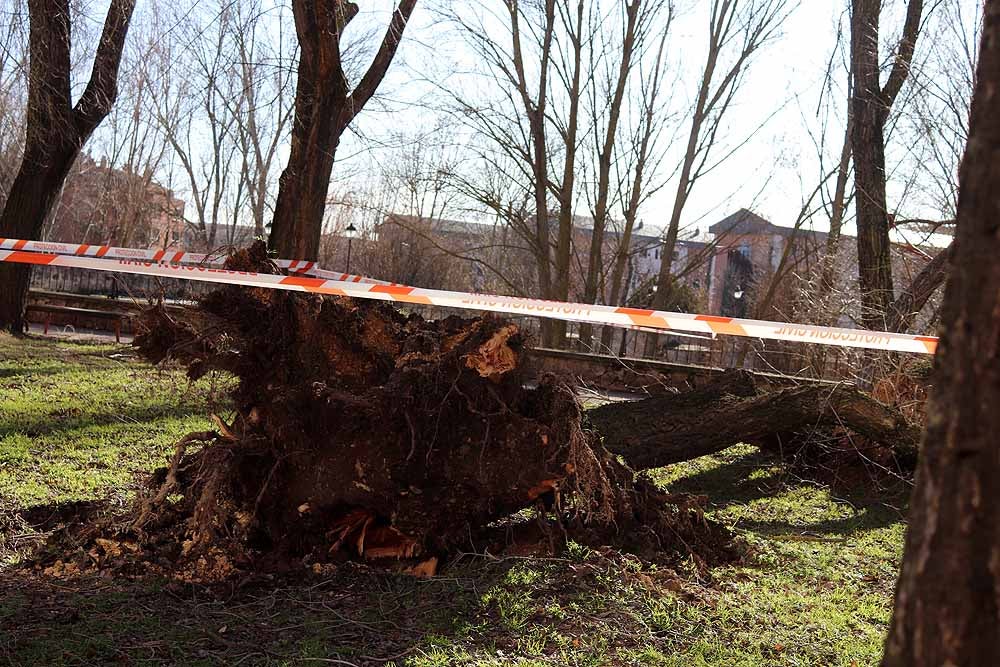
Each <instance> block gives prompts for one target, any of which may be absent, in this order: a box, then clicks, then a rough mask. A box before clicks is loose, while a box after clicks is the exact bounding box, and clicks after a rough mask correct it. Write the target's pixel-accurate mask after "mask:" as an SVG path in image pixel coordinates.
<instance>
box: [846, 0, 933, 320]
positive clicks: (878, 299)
mask: <svg viewBox="0 0 1000 667" xmlns="http://www.w3.org/2000/svg"><path fill="white" fill-rule="evenodd" d="M881 13H882V2H881V1H880V0H853V1H852V3H851V80H852V83H853V88H852V90H853V96H852V98H851V121H852V125H851V149H852V152H853V153H854V184H855V191H856V193H857V200H856V206H857V216H858V280H859V285H860V289H861V305H862V321H863V322H864V323H865V326H866V327H868V328H869V329H877V330H882V329H884V328H885V326H886V318H887V317H888V315H889V312H890V308H891V306H892V302H893V299H894V296H893V285H892V264H891V257H890V253H889V250H890V246H891V244H890V241H889V210H888V205H887V203H886V193H885V187H886V173H885V124H886V121H887V120H888V118H889V111H890V109H892V105H893V102H895V99H896V96H897V95H898V94H899V91H900V90H901V89H902V87H903V84H904V83H905V82H906V79H907V78H908V76H909V71H910V63H911V62H912V60H913V51H914V48H915V46H916V42H917V36H918V35H919V34H920V19H921V16H922V14H923V2H922V0H909V2H908V4H907V10H906V22H905V25H904V26H903V35H902V38H901V39H900V42H899V45H898V47H897V49H896V58H895V61H894V63H893V67H892V71H891V72H890V74H889V77H888V79H887V80H886V83H885V85H884V86H883V85H882V83H881V78H880V64H881V60H880V58H879V18H880V16H881Z"/></svg>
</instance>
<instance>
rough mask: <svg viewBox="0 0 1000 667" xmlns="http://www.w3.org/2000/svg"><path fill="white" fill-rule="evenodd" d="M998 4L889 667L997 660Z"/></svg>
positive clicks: (988, 33)
mask: <svg viewBox="0 0 1000 667" xmlns="http://www.w3.org/2000/svg"><path fill="white" fill-rule="evenodd" d="M998 106H1000V0H987V2H986V4H985V19H984V24H983V37H982V42H981V47H980V59H979V67H978V71H977V80H976V89H975V95H974V98H973V102H972V113H971V122H970V132H969V143H968V146H967V148H966V152H965V157H964V159H963V162H962V166H961V169H960V172H959V198H958V223H957V227H956V238H955V242H954V261H953V263H952V269H951V272H950V276H949V278H948V282H947V287H946V288H945V297H944V306H943V315H942V338H941V345H940V347H939V350H938V353H937V357H936V359H935V369H934V373H935V382H934V390H933V391H932V394H931V397H930V400H929V402H928V406H927V430H926V433H925V434H924V440H923V447H922V449H921V453H920V463H919V466H918V472H917V483H916V488H915V489H914V492H913V499H912V502H911V509H910V517H909V530H908V533H907V538H906V549H905V552H904V555H903V566H902V572H901V574H900V577H899V582H898V584H897V587H896V602H895V611H894V614H893V620H892V625H891V628H890V632H889V638H888V641H887V643H886V651H885V657H884V659H883V661H882V664H883V665H884V666H885V667H896V666H899V667H902V666H904V665H905V666H906V667H924V666H927V667H930V666H931V665H934V666H935V667H936V666H937V665H969V666H972V665H996V664H1000V635H998V634H997V631H996V630H997V626H998V624H1000V569H998V568H1000V506H998V505H997V503H996V502H995V500H996V497H997V496H998V494H1000V447H998V446H997V433H998V431H1000V413H998V411H997V409H996V406H997V405H998V404H1000V262H997V261H996V257H997V254H998V253H1000V233H998V231H997V220H1000V197H998V195H997V193H998V192H1000V114H997V112H996V110H997V107H998Z"/></svg>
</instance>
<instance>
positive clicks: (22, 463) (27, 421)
mask: <svg viewBox="0 0 1000 667" xmlns="http://www.w3.org/2000/svg"><path fill="white" fill-rule="evenodd" d="M212 393H213V392H212V391H211V385H210V381H202V382H199V383H197V384H194V385H192V384H190V383H188V381H187V379H186V378H185V377H184V376H183V374H182V373H181V372H179V371H176V370H174V371H162V372H160V371H155V370H152V369H150V367H149V366H147V365H145V364H142V363H139V362H138V360H137V359H136V357H135V355H134V353H133V352H132V351H131V350H130V349H129V348H127V347H122V346H116V345H101V344H95V343H89V344H88V343H75V342H74V343H70V342H57V341H54V340H53V339H48V340H45V339H38V338H27V339H19V340H15V339H13V338H11V337H10V336H7V335H0V509H5V510H7V511H10V510H11V509H13V510H17V509H22V508H25V507H29V506H32V505H39V504H52V503H62V502H68V501H74V500H89V499H95V498H108V497H112V498H115V499H117V500H123V499H124V496H126V495H127V494H128V493H129V491H130V490H131V489H132V488H133V487H134V484H135V481H136V480H135V477H136V475H137V474H138V473H144V472H148V471H149V470H150V469H152V468H154V467H156V466H158V465H162V464H163V462H164V456H165V454H166V453H167V452H169V451H170V448H171V445H172V443H174V442H176V441H177V440H178V439H179V438H180V437H181V436H182V435H184V434H185V433H188V432H190V431H192V430H196V429H199V428H201V429H204V428H206V427H207V426H208V425H209V422H208V420H207V416H208V414H209V412H210V410H211V409H212V406H214V409H215V410H220V409H221V408H220V407H219V405H217V401H213V400H212V398H211V397H212Z"/></svg>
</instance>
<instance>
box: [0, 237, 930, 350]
mask: <svg viewBox="0 0 1000 667" xmlns="http://www.w3.org/2000/svg"><path fill="white" fill-rule="evenodd" d="M6 241H9V239H7V240H5V242H6ZM14 243H15V244H17V243H20V242H18V241H15V242H14ZM28 244H32V247H39V244H38V242H33V241H26V242H24V243H23V244H22V245H21V246H20V248H21V249H18V250H0V261H2V262H13V263H17V264H38V265H48V266H65V267H73V268H80V269H91V270H95V271H110V272H114V273H132V274H139V275H148V276H160V277H165V278H180V279H182V280H198V281H203V282H211V283H223V284H228V285H246V286H249V287H264V288H270V289H283V290H290V291H295V292H312V293H315V294H331V295H336V296H349V297H355V298H362V299H378V300H381V301H397V302H401V303H412V304H420V305H432V306H441V307H448V308H461V309H465V310H479V311H489V312H496V313H509V314H515V315H532V316H536V317H545V318H549V319H557V320H566V321H572V322H590V323H594V324H609V325H613V326H619V327H627V328H636V327H641V328H642V329H645V330H655V331H669V330H679V331H687V332H692V333H703V334H712V335H715V334H722V335H729V336H743V337H748V338H763V339H767V340H786V341H794V342H809V343H818V344H821V345H834V346H838V347H855V348H866V349H872V350H888V351H894V352H914V353H918V354H934V352H935V351H936V350H937V344H938V339H937V338H934V337H931V336H914V335H910V334H899V333H892V332H888V331H868V330H862V329H843V328H839V327H822V326H814V325H808V324H788V323H784V322H766V321H762V320H748V319H739V318H732V317H717V316H714V315H693V314H688V313H673V312H667V311H660V310H646V309H642V308H626V307H616V306H601V305H588V304H583V303H568V302H560V301H544V300H541V299H526V298H521V297H509V296H494V295H488V294H470V293H467V292H449V291H444V290H433V289H422V288H416V287H407V286H405V285H395V284H388V283H381V282H360V281H357V282H354V281H351V280H335V279H326V278H322V277H319V278H316V277H307V276H302V275H291V276H280V275H272V274H264V273H253V272H247V271H230V270H227V269H219V268H213V267H207V266H185V265H180V264H162V263H157V260H153V259H147V258H145V257H144V258H141V259H106V258H104V257H96V256H89V255H87V254H86V252H84V253H74V254H72V255H57V254H51V253H48V252H39V251H34V250H32V251H29V250H26V248H28ZM43 245H51V244H43ZM157 252H159V251H157ZM154 254H155V253H154ZM106 255H107V253H105V257H106ZM325 273H329V272H325ZM342 275H343V274H342Z"/></svg>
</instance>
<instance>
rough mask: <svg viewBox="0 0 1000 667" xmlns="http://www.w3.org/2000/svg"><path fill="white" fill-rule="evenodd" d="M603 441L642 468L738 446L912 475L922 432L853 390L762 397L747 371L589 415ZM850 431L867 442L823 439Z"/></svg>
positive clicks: (822, 388) (819, 387)
mask: <svg viewBox="0 0 1000 667" xmlns="http://www.w3.org/2000/svg"><path fill="white" fill-rule="evenodd" d="M587 417H588V419H589V421H590V423H591V424H592V425H593V426H594V427H595V428H596V429H597V431H598V432H599V433H600V434H601V436H602V437H603V438H604V446H605V447H607V448H608V449H609V450H611V451H612V452H614V453H615V454H620V455H621V456H622V458H624V459H625V460H626V461H628V463H629V465H630V466H632V467H633V468H635V469H636V470H643V469H646V468H658V467H661V466H665V465H670V464H672V463H678V462H680V461H687V460H689V459H693V458H696V457H698V456H705V455H706V454H712V453H715V452H718V451H721V450H723V449H726V448H727V447H731V446H733V445H735V444H737V443H746V444H752V445H757V446H758V447H762V448H764V449H768V450H771V451H774V452H776V453H779V454H782V455H784V456H787V457H789V458H791V457H793V456H795V455H798V456H806V457H807V458H809V459H813V460H815V459H817V458H824V459H830V458H838V459H841V460H844V459H846V461H847V462H848V463H857V462H858V460H859V459H860V460H861V461H866V460H868V461H871V462H874V463H877V464H879V465H886V464H888V463H894V464H895V465H894V467H896V466H898V467H900V468H903V469H906V468H910V469H912V467H913V465H914V463H915V462H916V453H917V442H918V440H919V428H918V427H916V426H914V425H913V424H911V423H910V422H909V421H907V419H906V418H905V417H904V416H903V415H902V414H900V413H899V412H898V411H897V410H895V409H893V408H890V407H888V406H885V405H883V404H882V403H879V402H878V401H876V400H874V399H872V398H871V397H869V396H868V395H866V394H864V393H862V392H861V391H859V390H857V389H856V388H854V387H852V386H849V385H835V384H806V385H801V386H796V387H789V388H786V389H780V390H778V391H773V392H760V391H759V390H758V389H757V387H755V386H754V383H753V380H752V377H751V376H750V375H749V374H748V373H743V372H734V373H731V374H727V375H726V376H723V378H722V379H721V380H720V381H718V382H716V383H713V384H712V385H709V386H708V387H705V388H703V389H699V390H695V391H690V392H685V393H681V394H664V395H661V396H655V397H653V398H648V399H645V400H642V401H638V402H635V403H610V404H608V405H604V406H601V407H599V408H596V409H594V410H591V411H589V412H588V413H587ZM844 429H847V430H849V431H852V432H853V433H855V434H857V435H860V436H863V440H864V441H865V442H864V445H863V446H862V444H861V442H859V441H858V439H856V438H854V439H851V438H836V439H829V438H826V437H821V436H825V435H827V434H829V433H830V432H831V431H834V430H844Z"/></svg>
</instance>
